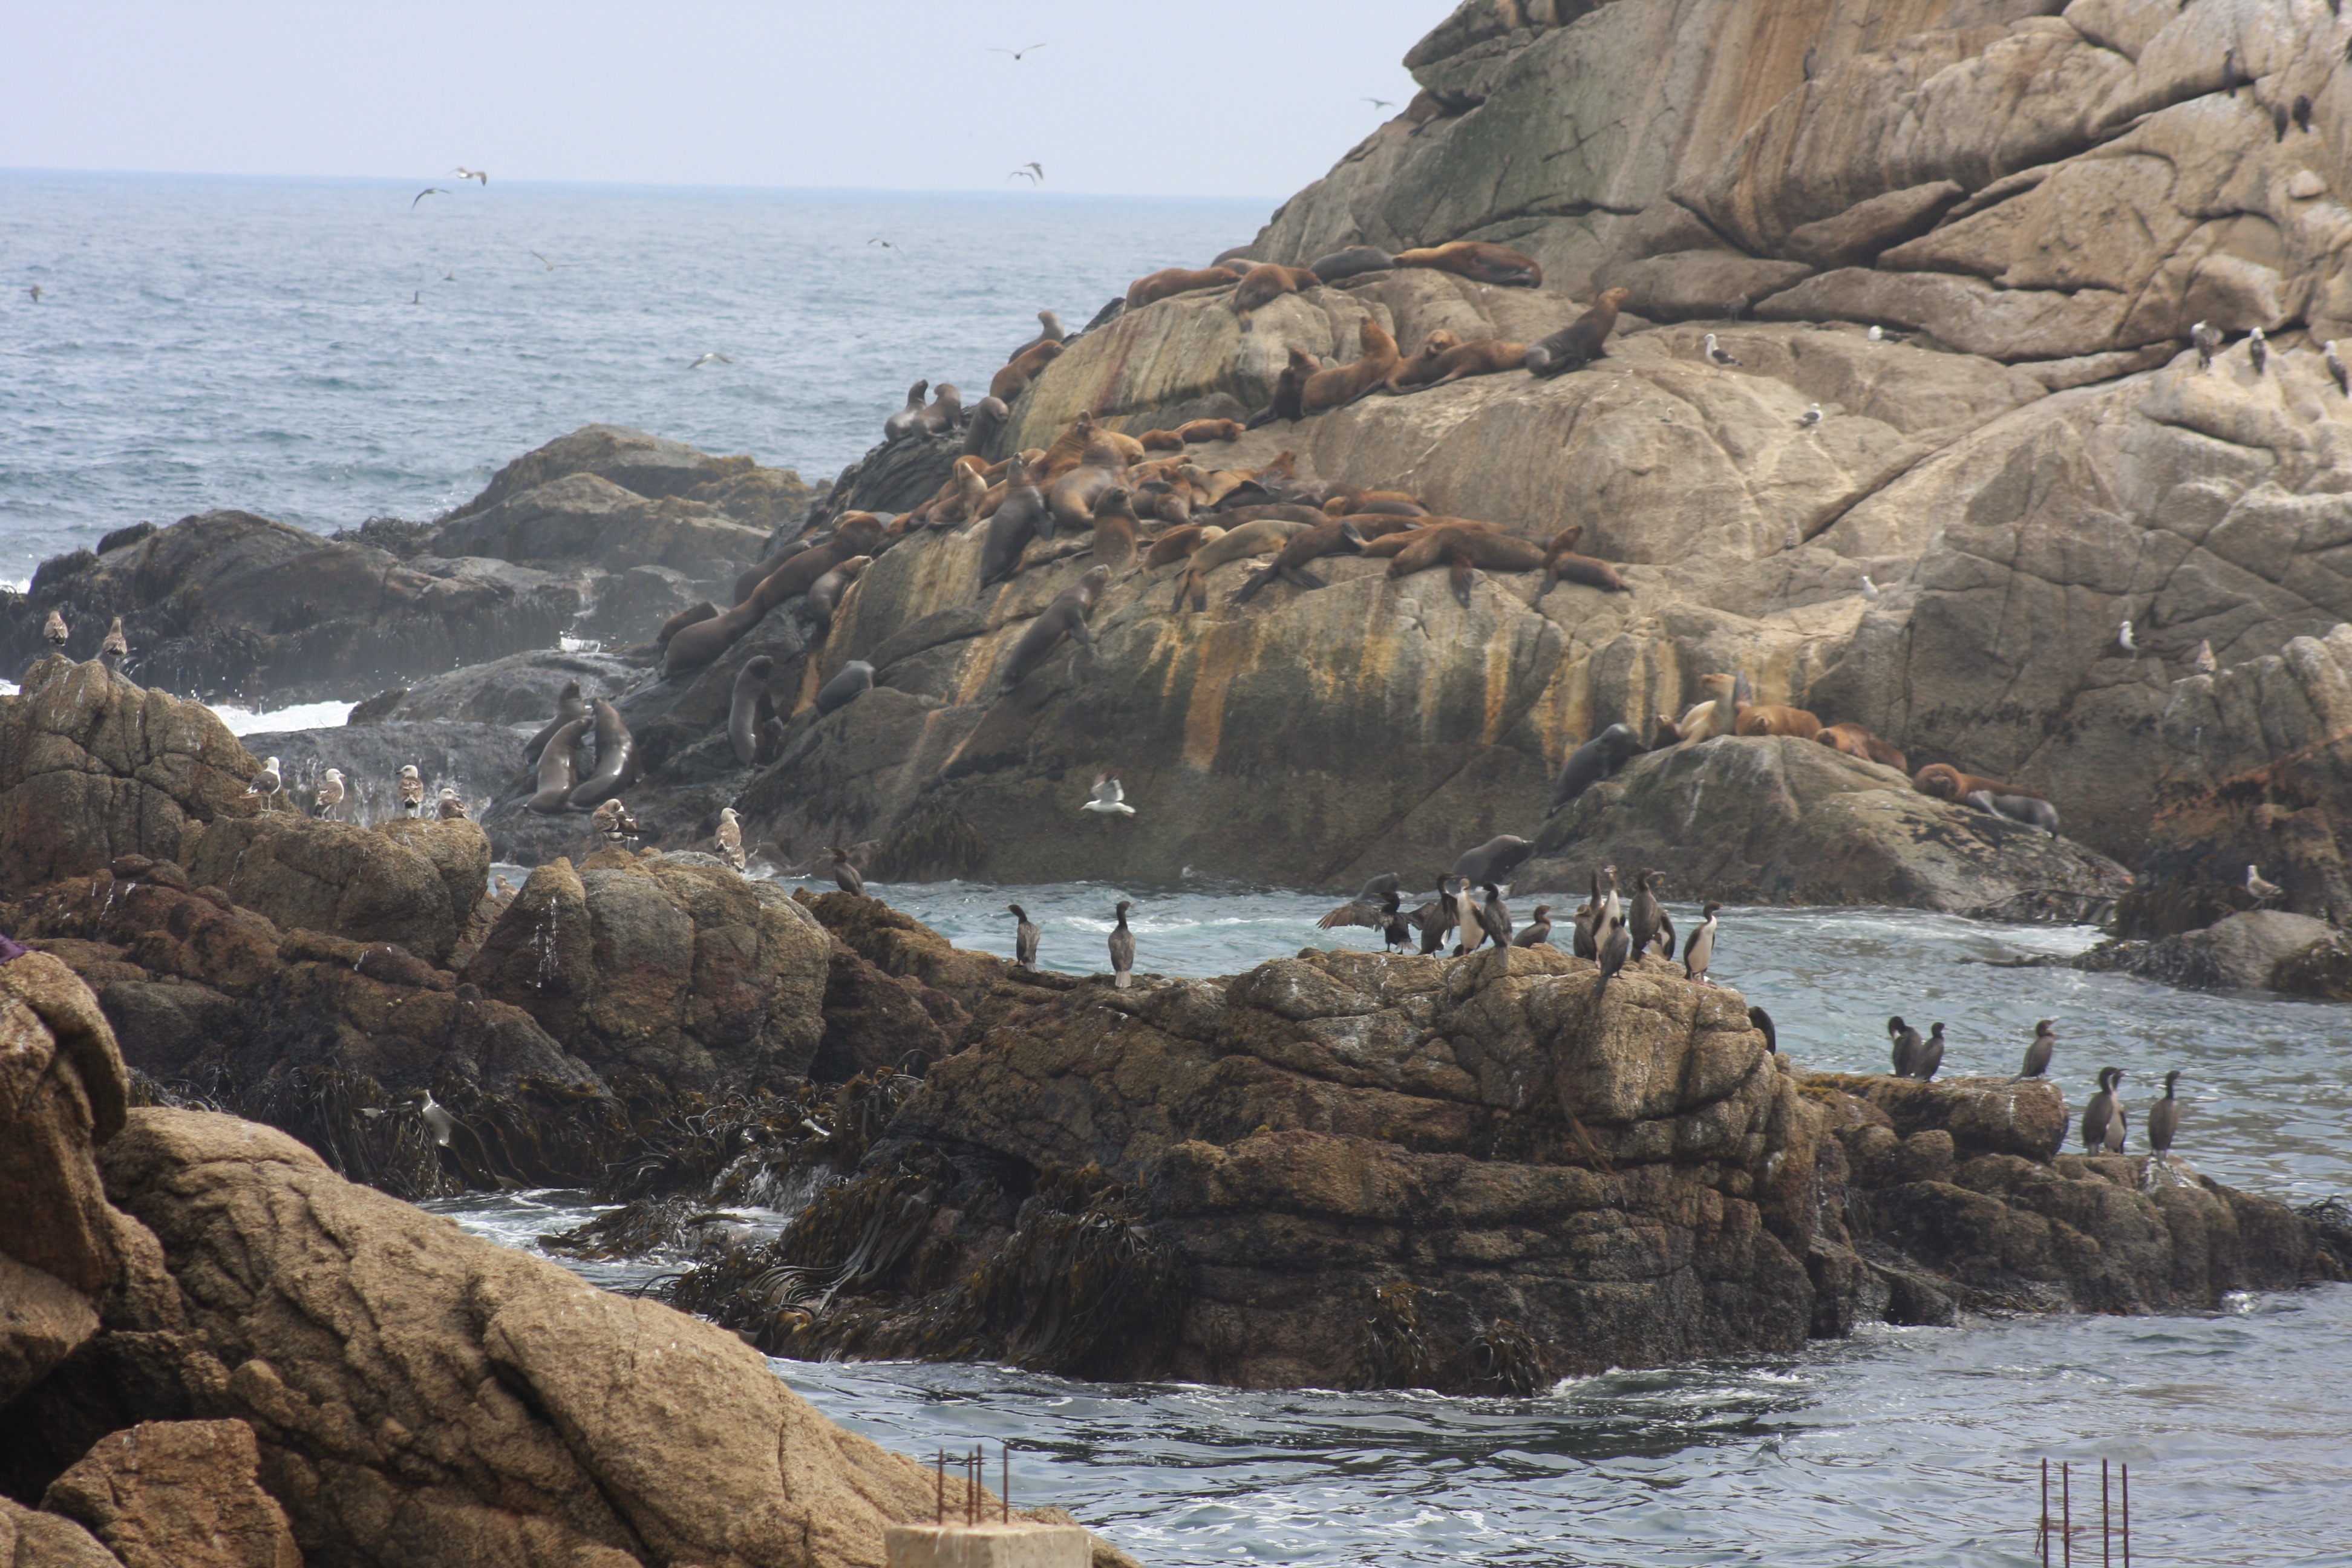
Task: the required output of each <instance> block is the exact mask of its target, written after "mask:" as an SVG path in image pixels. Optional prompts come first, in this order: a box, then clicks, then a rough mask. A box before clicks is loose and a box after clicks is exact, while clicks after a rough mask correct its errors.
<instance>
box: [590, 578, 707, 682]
mask: <svg viewBox="0 0 2352 1568" xmlns="http://www.w3.org/2000/svg"><path fill="white" fill-rule="evenodd" d="M718 613H719V606H718V605H714V604H712V603H711V602H710V601H709V600H708V599H704V600H702V601H701V602H700V603H698V604H693V605H688V606H687V607H686V608H684V609H682V610H680V611H679V612H678V613H677V614H676V615H674V616H671V617H670V618H669V619H667V620H666V621H664V622H663V623H662V626H661V630H659V631H657V632H656V633H655V634H654V646H655V647H669V639H670V638H672V637H676V636H677V634H678V633H680V632H682V631H684V630H686V628H687V627H688V626H692V625H694V623H695V622H697V621H707V620H709V618H710V617H711V616H715V615H717V614H718ZM579 689H580V683H579V682H578V681H576V680H575V681H573V682H572V690H574V691H577V690H579Z"/></svg>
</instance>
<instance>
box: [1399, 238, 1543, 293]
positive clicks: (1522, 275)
mask: <svg viewBox="0 0 2352 1568" xmlns="http://www.w3.org/2000/svg"><path fill="white" fill-rule="evenodd" d="M1396 264H1397V265H1398V266H1399V267H1433V268H1437V269H1438V270H1439V271H1441V272H1451V273H1453V274H1454V276H1455V277H1457V278H1467V279H1470V281H1471V282H1473V283H1491V284H1493V285H1494V286H1496V288H1498V289H1540V288H1542V287H1543V268H1541V267H1540V266H1538V264H1537V262H1536V259H1535V258H1533V257H1531V256H1522V255H1520V254H1519V253H1518V252H1517V251H1516V250H1513V249H1512V248H1511V247H1508V246H1507V245H1489V244H1488V243H1486V241H1485V240H1482V239H1457V240H1454V241H1453V242H1452V243H1451V244H1447V245H1433V246H1430V247H1427V248H1425V249H1421V250H1400V251H1398V252H1397V253H1396Z"/></svg>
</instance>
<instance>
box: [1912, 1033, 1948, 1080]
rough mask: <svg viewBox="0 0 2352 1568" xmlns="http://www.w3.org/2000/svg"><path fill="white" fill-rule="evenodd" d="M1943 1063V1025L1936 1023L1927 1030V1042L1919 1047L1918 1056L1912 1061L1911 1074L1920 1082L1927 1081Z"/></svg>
mask: <svg viewBox="0 0 2352 1568" xmlns="http://www.w3.org/2000/svg"><path fill="white" fill-rule="evenodd" d="M1943 1065H1944V1026H1943V1025H1941V1024H1937V1025H1936V1026H1934V1027H1933V1028H1931V1029H1929V1030H1928V1031H1927V1044H1926V1045H1924V1046H1922V1047H1919V1055H1918V1058H1917V1059H1916V1060H1915V1061H1914V1062H1913V1063H1912V1073H1911V1076H1912V1077H1913V1078H1916V1079H1918V1080H1919V1081H1920V1082H1921V1083H1927V1082H1929V1081H1931V1080H1932V1079H1934V1078H1935V1076H1936V1069H1937V1068H1940V1067H1942V1066H1943Z"/></svg>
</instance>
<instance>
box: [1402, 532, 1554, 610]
mask: <svg viewBox="0 0 2352 1568" xmlns="http://www.w3.org/2000/svg"><path fill="white" fill-rule="evenodd" d="M1543 563H1544V549H1543V546H1542V545H1540V544H1538V543H1537V542H1535V541H1534V540H1532V539H1521V538H1520V537H1518V536H1517V534H1513V533H1505V532H1502V531H1500V530H1498V529H1494V528H1485V527H1465V526H1463V525H1461V524H1459V523H1444V524H1441V525H1439V526H1437V527H1435V528H1422V529H1416V530H1415V531H1414V532H1413V535H1412V540H1411V542H1409V543H1408V544H1407V545H1406V546H1405V547H1404V548H1403V549H1402V550H1400V551H1398V552H1396V554H1395V556H1393V557H1392V558H1391V560H1390V562H1389V575H1390V576H1391V577H1409V576H1411V575H1412V574H1414V573H1415V572H1426V571H1428V570H1429V569H1430V568H1431V567H1433V566H1444V567H1447V568H1449V569H1450V571H1451V574H1452V579H1453V584H1454V598H1455V599H1457V600H1459V601H1460V602H1461V604H1462V605H1463V606H1464V607H1465V609H1466V608H1467V607H1468V606H1469V604H1470V583H1471V578H1470V573H1471V569H1472V568H1473V567H1481V566H1483V567H1485V568H1486V570H1487V571H1489V572H1533V571H1535V570H1536V569H1537V568H1538V567H1539V566H1541V565H1542V564H1543Z"/></svg>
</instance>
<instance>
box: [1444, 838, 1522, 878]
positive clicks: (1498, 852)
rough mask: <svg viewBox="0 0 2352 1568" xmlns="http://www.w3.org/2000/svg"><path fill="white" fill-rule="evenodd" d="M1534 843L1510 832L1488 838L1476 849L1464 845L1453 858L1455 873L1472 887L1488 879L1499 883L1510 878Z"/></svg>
mask: <svg viewBox="0 0 2352 1568" xmlns="http://www.w3.org/2000/svg"><path fill="white" fill-rule="evenodd" d="M1535 852H1536V847H1535V846H1534V845H1532V844H1530V843H1528V841H1527V840H1526V839H1524V838H1520V837H1517V836H1515V835H1513V834H1508V833H1505V834H1500V835H1497V836H1496V837H1493V838H1489V839H1488V840H1486V843H1484V844H1481V845H1479V846H1478V847H1476V848H1475V849H1465V850H1464V851H1463V852H1462V858H1460V859H1458V860H1456V861H1454V876H1456V877H1458V878H1460V879H1463V880H1464V881H1466V882H1468V883H1469V884H1470V885H1471V886H1472V887H1474V888H1483V887H1485V886H1486V884H1487V883H1489V882H1496V883H1502V882H1507V881H1509V880H1510V879H1511V873H1512V872H1514V871H1516V870H1517V869H1518V868H1520V867H1521V866H1522V865H1524V864H1526V862H1527V859H1528V857H1529V856H1531V855H1533V854H1534V853H1535Z"/></svg>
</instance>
